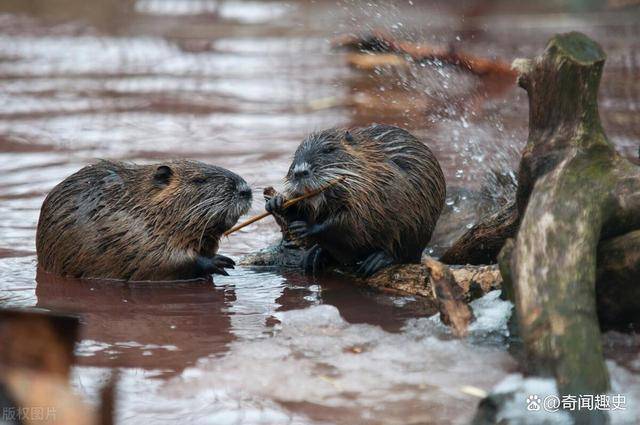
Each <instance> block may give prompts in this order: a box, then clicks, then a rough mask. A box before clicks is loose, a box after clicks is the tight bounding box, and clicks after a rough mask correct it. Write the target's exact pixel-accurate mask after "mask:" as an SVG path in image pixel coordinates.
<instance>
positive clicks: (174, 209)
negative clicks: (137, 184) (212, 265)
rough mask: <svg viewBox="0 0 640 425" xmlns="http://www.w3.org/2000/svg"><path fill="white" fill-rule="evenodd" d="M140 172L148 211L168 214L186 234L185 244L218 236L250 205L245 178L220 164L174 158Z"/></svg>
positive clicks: (160, 214) (157, 215)
mask: <svg viewBox="0 0 640 425" xmlns="http://www.w3.org/2000/svg"><path fill="white" fill-rule="evenodd" d="M142 172H143V173H144V174H145V177H146V179H147V182H148V184H147V185H141V189H142V190H144V191H146V193H147V194H148V195H147V196H148V199H149V200H150V201H151V203H152V205H150V206H149V207H148V213H151V214H149V215H154V216H156V217H166V218H168V220H169V221H170V222H171V223H172V224H173V225H174V226H176V225H177V226H178V227H177V228H176V229H175V230H176V233H179V234H183V235H184V236H185V237H187V236H190V237H188V239H189V240H188V241H187V240H185V242H186V243H187V244H189V245H193V242H194V240H197V242H198V245H201V244H202V242H203V238H205V239H209V238H213V239H217V238H219V236H220V235H221V234H222V233H223V232H224V231H226V230H228V229H230V228H231V227H233V225H234V224H235V223H236V222H237V221H238V218H240V216H241V215H243V214H246V213H247V211H249V208H250V207H251V201H252V193H251V188H250V187H249V185H248V184H247V182H245V181H244V180H243V179H242V177H240V176H238V175H237V174H235V173H233V172H231V171H229V170H227V169H224V168H222V167H217V166H214V165H208V164H205V163H202V162H198V161H187V160H177V161H168V162H166V163H162V164H155V165H149V166H145V167H144V169H143V171H142ZM152 209H155V210H156V212H152V211H151V210H152ZM176 220H177V222H176Z"/></svg>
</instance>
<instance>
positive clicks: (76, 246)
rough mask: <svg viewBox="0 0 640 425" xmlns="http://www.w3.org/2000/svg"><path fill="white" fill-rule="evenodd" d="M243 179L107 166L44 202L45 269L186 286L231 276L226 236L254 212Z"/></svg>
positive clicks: (209, 172) (202, 169) (40, 247)
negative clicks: (224, 251)
mask: <svg viewBox="0 0 640 425" xmlns="http://www.w3.org/2000/svg"><path fill="white" fill-rule="evenodd" d="M251 198H252V196H251V190H250V188H249V186H248V185H247V183H246V182H245V181H244V180H243V179H242V178H241V177H240V176H238V175H236V174H234V173H232V172H231V171H228V170H226V169H224V168H221V167H216V166H213V165H207V164H204V163H202V162H197V161H188V160H175V161H168V162H165V163H163V164H155V165H135V164H128V163H123V162H111V161H100V162H98V163H96V164H94V165H89V166H87V167H84V168H82V169H81V170H80V171H78V172H76V173H75V174H72V175H71V176H69V177H67V178H66V179H65V180H64V181H63V182H62V183H60V184H58V185H57V186H56V187H54V188H53V190H52V191H51V192H50V193H49V195H48V196H47V197H46V199H45V200H44V203H43V205H42V209H41V211H40V219H39V221H38V230H37V233H36V250H37V253H38V265H39V267H41V268H43V269H44V270H47V271H49V272H52V273H56V274H59V275H63V276H72V277H80V278H88V277H93V278H113V279H124V280H136V281H139V280H179V279H193V278H199V277H204V276H206V275H208V274H211V273H217V274H225V275H226V274H227V273H226V271H225V270H224V269H225V268H233V265H234V264H235V263H234V262H233V260H231V259H230V258H227V257H225V256H222V255H217V254H216V252H217V250H218V242H219V240H220V236H221V235H222V233H223V232H224V231H225V230H227V229H229V228H230V227H232V226H233V225H234V224H235V223H236V221H237V220H238V218H239V217H240V216H241V215H243V214H245V213H246V212H247V211H248V210H249V207H250V206H251Z"/></svg>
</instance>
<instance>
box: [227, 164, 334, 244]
mask: <svg viewBox="0 0 640 425" xmlns="http://www.w3.org/2000/svg"><path fill="white" fill-rule="evenodd" d="M344 179H345V176H341V177H338V178H337V179H334V180H331V181H330V182H329V183H327V184H325V185H324V186H321V187H319V188H317V189H314V190H310V191H309V192H307V193H305V194H303V195H300V196H296V197H295V198H291V199H288V200H287V201H285V202H284V204H283V205H282V207H283V208H289V207H290V206H292V205H295V204H297V203H298V202H300V201H302V200H303V199H307V198H311V197H313V196H316V195H319V194H320V193H322V192H324V191H325V190H327V189H329V188H330V187H331V186H333V185H335V184H337V183H339V182H341V181H342V180H344ZM270 215H271V213H270V212H263V213H262V214H259V215H256V216H253V217H251V218H250V219H248V220H246V221H244V222H242V223H240V224H238V225H237V226H234V227H232V228H231V229H229V230H227V231H226V232H224V236H229V235H230V234H232V233H234V232H237V231H238V230H240V229H242V228H243V227H246V226H248V225H250V224H252V223H255V222H256V221H259V220H262V219H263V218H265V217H269V216H270Z"/></svg>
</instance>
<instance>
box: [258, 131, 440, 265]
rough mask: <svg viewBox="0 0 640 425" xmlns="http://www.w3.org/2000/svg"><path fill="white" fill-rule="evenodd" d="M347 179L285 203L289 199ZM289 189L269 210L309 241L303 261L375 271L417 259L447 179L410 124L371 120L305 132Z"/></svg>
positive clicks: (300, 238) (303, 240)
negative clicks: (360, 125) (356, 125)
mask: <svg viewBox="0 0 640 425" xmlns="http://www.w3.org/2000/svg"><path fill="white" fill-rule="evenodd" d="M340 176H345V179H344V180H342V181H340V182H339V183H337V184H336V185H334V186H332V187H331V188H329V189H327V190H325V191H324V192H322V193H321V194H320V195H318V196H316V197H313V198H309V199H308V200H305V201H302V202H300V203H298V204H296V205H295V206H292V207H290V208H287V209H283V208H282V205H283V200H284V198H285V197H286V198H291V197H294V196H297V195H300V194H301V193H303V192H305V191H308V190H312V189H315V188H318V187H320V186H322V185H325V184H327V182H329V181H332V180H335V179H336V178H338V177H340ZM285 187H286V189H285V194H284V196H283V195H277V196H275V197H273V198H271V199H270V200H269V201H267V204H266V209H267V211H269V212H272V213H274V215H276V217H278V218H279V220H280V221H281V222H283V223H284V224H285V227H286V228H287V230H288V233H289V234H290V235H291V236H292V238H293V241H294V242H296V241H297V242H298V243H299V244H302V245H303V246H304V247H305V248H309V249H308V251H307V252H306V253H305V255H304V260H303V267H304V268H305V270H306V271H311V270H313V271H315V270H317V269H318V268H319V267H322V266H323V265H326V264H327V263H328V262H331V261H333V262H336V263H339V264H342V265H355V264H360V266H359V269H358V272H359V273H360V274H363V275H365V276H370V275H372V274H374V273H375V272H376V271H378V270H380V269H382V268H384V267H386V266H388V265H390V264H394V263H412V262H418V261H419V260H420V256H421V253H422V250H423V249H424V248H425V246H426V245H427V243H428V242H429V239H430V238H431V233H432V231H433V228H434V227H435V225H436V221H437V220H438V216H439V215H440V211H441V210H442V207H443V205H444V200H445V181H444V175H443V174H442V170H441V169H440V165H439V164H438V161H437V159H436V158H435V156H434V155H433V153H432V152H431V150H430V149H429V148H428V147H427V146H426V145H425V144H424V143H422V142H421V141H420V140H418V139H417V138H415V137H414V136H412V135H411V134H410V133H409V132H407V131H406V130H403V129H401V128H398V127H394V126H389V125H377V124H374V125H372V126H369V127H365V128H356V129H351V130H345V129H330V130H324V131H320V132H316V133H313V134H311V135H310V136H308V137H307V138H306V139H305V140H304V141H303V142H302V143H301V144H300V146H299V147H298V149H297V151H296V153H295V155H294V159H293V162H292V164H291V166H290V168H289V171H288V173H287V176H286V178H285Z"/></svg>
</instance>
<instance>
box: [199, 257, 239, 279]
mask: <svg viewBox="0 0 640 425" xmlns="http://www.w3.org/2000/svg"><path fill="white" fill-rule="evenodd" d="M196 265H197V267H198V268H199V269H200V270H201V271H202V273H207V274H221V275H223V276H229V273H227V271H226V270H225V269H233V268H234V267H233V266H235V265H236V262H235V261H233V260H232V259H231V258H229V257H225V256H224V255H219V254H216V255H215V256H214V257H213V258H208V257H198V259H197V260H196Z"/></svg>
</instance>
